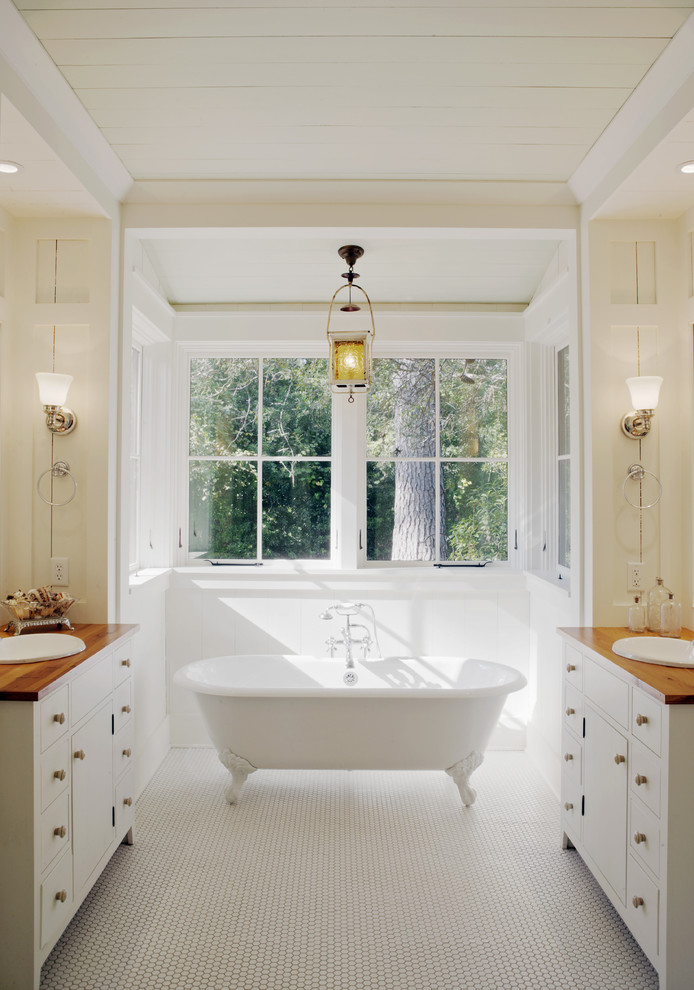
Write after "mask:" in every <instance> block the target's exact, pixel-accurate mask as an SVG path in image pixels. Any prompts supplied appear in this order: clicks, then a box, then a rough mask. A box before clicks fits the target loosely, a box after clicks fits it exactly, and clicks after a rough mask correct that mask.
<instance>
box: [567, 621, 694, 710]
mask: <svg viewBox="0 0 694 990" xmlns="http://www.w3.org/2000/svg"><path fill="white" fill-rule="evenodd" d="M557 631H558V632H559V633H560V635H562V636H564V638H566V639H569V640H573V641H574V643H575V644H576V645H578V646H586V647H588V649H590V650H593V651H594V652H595V653H599V654H600V656H601V657H605V659H606V660H609V661H610V662H611V663H613V664H614V665H615V666H616V667H621V668H622V670H626V671H627V673H629V674H632V675H633V676H634V678H635V679H636V680H637V681H639V683H640V684H641V686H642V687H643V688H644V689H645V690H646V691H647V693H648V694H650V695H652V696H653V697H655V698H657V699H658V700H659V701H662V702H663V703H664V704H666V705H694V668H692V667H664V666H663V665H662V664H657V663H641V661H639V660H627V659H626V658H625V657H620V656H617V654H616V653H613V652H612V644H613V643H616V641H617V640H618V639H625V638H626V637H628V636H649V635H652V634H651V633H633V632H630V631H629V630H628V629H625V628H624V627H622V626H619V627H613V626H598V627H592V626H583V627H574V628H567V629H559V630H557ZM680 639H686V640H687V641H689V642H691V641H692V640H694V632H692V630H691V629H683V630H682V633H681V635H680Z"/></svg>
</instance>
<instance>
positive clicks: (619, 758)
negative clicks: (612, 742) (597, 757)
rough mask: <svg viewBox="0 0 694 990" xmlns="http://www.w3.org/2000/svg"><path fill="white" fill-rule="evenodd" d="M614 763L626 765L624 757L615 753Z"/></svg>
mask: <svg viewBox="0 0 694 990" xmlns="http://www.w3.org/2000/svg"><path fill="white" fill-rule="evenodd" d="M614 761H615V763H617V764H619V763H626V761H627V758H626V756H622V754H621V753H616V754H615V758H614Z"/></svg>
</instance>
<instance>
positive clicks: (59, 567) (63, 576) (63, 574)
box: [51, 557, 70, 585]
mask: <svg viewBox="0 0 694 990" xmlns="http://www.w3.org/2000/svg"><path fill="white" fill-rule="evenodd" d="M69 583H70V581H69V579H68V559H67V557H51V584H56V585H67V584H69Z"/></svg>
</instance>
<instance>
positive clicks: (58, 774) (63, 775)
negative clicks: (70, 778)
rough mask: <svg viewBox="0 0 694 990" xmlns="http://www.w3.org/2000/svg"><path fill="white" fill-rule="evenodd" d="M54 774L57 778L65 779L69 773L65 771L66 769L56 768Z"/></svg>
mask: <svg viewBox="0 0 694 990" xmlns="http://www.w3.org/2000/svg"><path fill="white" fill-rule="evenodd" d="M53 776H54V777H55V778H56V780H65V778H66V777H67V774H66V773H65V771H64V770H56V771H55V772H54V774H53Z"/></svg>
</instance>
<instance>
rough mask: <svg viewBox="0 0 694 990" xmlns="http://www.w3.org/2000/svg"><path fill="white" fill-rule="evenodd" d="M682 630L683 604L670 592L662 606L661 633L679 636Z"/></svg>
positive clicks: (662, 634)
mask: <svg viewBox="0 0 694 990" xmlns="http://www.w3.org/2000/svg"><path fill="white" fill-rule="evenodd" d="M681 632H682V606H681V605H680V603H679V602H676V601H675V596H674V595H673V594H672V592H670V594H669V596H668V600H667V601H666V602H663V604H662V605H661V606H660V635H661V636H679V634H680V633H681Z"/></svg>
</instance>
